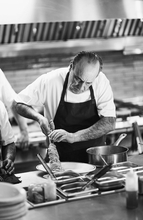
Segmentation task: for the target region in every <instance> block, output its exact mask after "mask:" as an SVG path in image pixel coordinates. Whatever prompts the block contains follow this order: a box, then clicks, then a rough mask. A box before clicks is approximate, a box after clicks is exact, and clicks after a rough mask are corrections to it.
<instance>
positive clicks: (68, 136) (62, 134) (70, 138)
mask: <svg viewBox="0 0 143 220" xmlns="http://www.w3.org/2000/svg"><path fill="white" fill-rule="evenodd" d="M48 136H49V138H51V140H53V141H54V142H61V141H63V142H69V143H74V134H73V133H69V132H67V131H65V130H63V129H56V130H54V131H52V132H51V133H50V134H49V135H48Z"/></svg>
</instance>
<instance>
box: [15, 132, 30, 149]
mask: <svg viewBox="0 0 143 220" xmlns="http://www.w3.org/2000/svg"><path fill="white" fill-rule="evenodd" d="M15 144H16V146H17V147H18V148H20V149H22V150H28V149H29V136H28V132H27V131H21V132H20V134H19V135H18V137H17V139H16V142H15Z"/></svg>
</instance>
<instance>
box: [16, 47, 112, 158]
mask: <svg viewBox="0 0 143 220" xmlns="http://www.w3.org/2000/svg"><path fill="white" fill-rule="evenodd" d="M102 66H103V63H102V59H101V58H100V57H99V56H98V55H97V54H95V53H94V52H90V51H82V52H80V53H78V54H77V55H76V56H75V57H74V59H73V60H72V62H71V63H70V66H69V67H67V68H59V69H56V70H53V71H51V72H48V73H47V74H43V75H41V76H40V77H38V78H37V79H36V80H35V81H34V82H33V83H31V84H30V85H29V86H27V87H26V88H25V89H24V90H23V91H21V92H20V93H19V94H18V96H17V97H16V99H15V101H16V102H15V106H16V109H17V112H18V113H19V114H21V115H23V116H24V117H27V118H31V119H33V120H35V121H37V122H38V123H39V124H40V126H41V130H42V131H43V133H44V134H45V135H46V136H49V137H50V138H51V139H52V140H53V141H54V143H55V144H56V146H57V150H58V153H59V156H60V160H61V161H76V162H88V155H87V153H86V149H87V148H89V147H92V146H98V145H104V144H105V140H106V134H107V133H108V132H110V131H112V130H114V128H115V119H116V113H115V104H114V101H113V92H112V89H111V86H110V82H109V80H108V79H107V77H106V76H105V74H104V73H103V72H102ZM36 106H44V116H43V115H41V114H39V113H38V112H36V111H35V109H34V107H36ZM51 119H53V121H54V125H55V129H54V130H53V131H51V130H50V120H51Z"/></svg>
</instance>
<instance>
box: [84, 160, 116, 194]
mask: <svg viewBox="0 0 143 220" xmlns="http://www.w3.org/2000/svg"><path fill="white" fill-rule="evenodd" d="M111 168H112V164H107V165H106V166H104V167H103V168H102V169H100V170H99V171H98V173H96V174H94V175H93V177H92V178H91V180H89V181H88V182H87V183H86V184H85V185H84V186H83V187H82V189H83V190H85V188H86V187H88V186H89V185H91V184H92V183H93V182H95V181H96V180H97V179H98V178H100V177H101V176H103V175H104V174H105V173H107V172H108V171H109V170H110V169H111Z"/></svg>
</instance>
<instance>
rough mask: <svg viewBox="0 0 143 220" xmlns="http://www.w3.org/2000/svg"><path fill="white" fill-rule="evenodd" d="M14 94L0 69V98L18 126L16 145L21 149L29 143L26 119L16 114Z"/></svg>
mask: <svg viewBox="0 0 143 220" xmlns="http://www.w3.org/2000/svg"><path fill="white" fill-rule="evenodd" d="M15 95H16V92H15V91H14V89H13V88H12V86H11V85H10V83H9V81H8V80H7V78H6V76H5V74H4V73H3V71H2V70H1V69H0V100H1V101H2V102H3V103H4V105H5V108H6V110H7V112H8V115H9V112H12V114H13V116H14V118H15V120H16V122H17V124H18V126H19V130H20V133H19V135H18V137H15V138H16V146H17V147H19V148H21V149H25V148H27V147H28V144H29V136H28V128H27V121H26V119H25V118H24V117H21V116H20V115H19V114H17V112H16V111H15V108H14V107H13V101H14V97H15Z"/></svg>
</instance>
